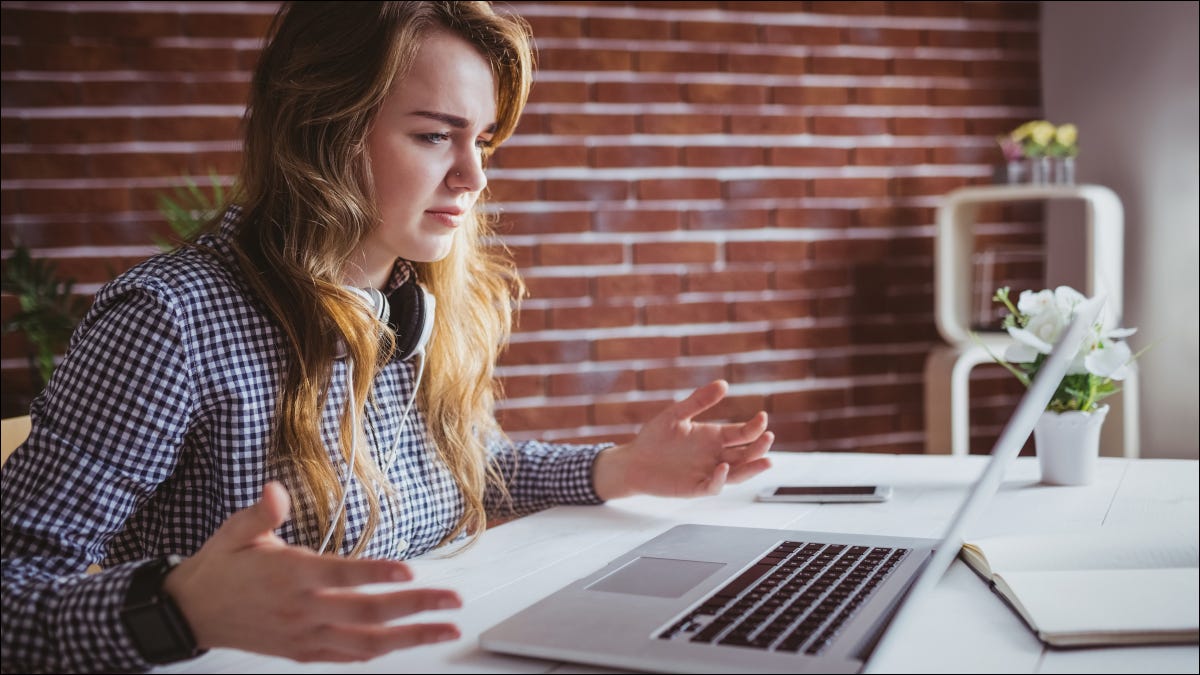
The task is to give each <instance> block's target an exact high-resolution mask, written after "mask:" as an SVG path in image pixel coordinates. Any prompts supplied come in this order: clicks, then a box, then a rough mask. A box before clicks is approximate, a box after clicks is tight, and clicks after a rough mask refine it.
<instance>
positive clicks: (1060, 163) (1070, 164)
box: [1051, 157, 1075, 185]
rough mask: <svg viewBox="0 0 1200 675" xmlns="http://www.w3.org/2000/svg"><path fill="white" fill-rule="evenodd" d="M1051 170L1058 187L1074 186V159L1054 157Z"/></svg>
mask: <svg viewBox="0 0 1200 675" xmlns="http://www.w3.org/2000/svg"><path fill="white" fill-rule="evenodd" d="M1051 168H1052V169H1053V174H1054V175H1053V179H1054V182H1055V183H1057V184H1058V185H1074V184H1075V158H1074V157H1055V158H1054V161H1053V163H1052V164H1051Z"/></svg>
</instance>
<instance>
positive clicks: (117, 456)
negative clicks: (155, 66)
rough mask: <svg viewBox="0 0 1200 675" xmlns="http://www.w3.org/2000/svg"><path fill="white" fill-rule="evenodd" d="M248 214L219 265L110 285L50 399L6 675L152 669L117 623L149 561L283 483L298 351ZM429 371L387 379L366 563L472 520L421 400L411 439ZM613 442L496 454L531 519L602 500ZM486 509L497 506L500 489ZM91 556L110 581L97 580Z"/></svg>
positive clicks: (19, 556) (18, 552)
mask: <svg viewBox="0 0 1200 675" xmlns="http://www.w3.org/2000/svg"><path fill="white" fill-rule="evenodd" d="M239 217H240V216H239V213H238V211H237V210H236V209H231V211H230V212H229V213H227V214H226V217H225V219H224V222H223V223H222V225H221V228H220V231H219V232H218V233H216V234H213V235H207V236H206V237H205V238H204V239H203V240H202V242H203V243H205V244H207V245H208V246H209V247H210V248H211V249H212V250H213V251H215V252H216V254H217V255H213V254H210V253H206V252H204V251H202V250H197V249H191V248H188V249H182V250H179V251H176V252H173V253H170V254H165V255H160V256H156V257H154V258H151V259H149V260H147V261H145V262H144V263H142V264H140V265H138V266H137V267H135V268H133V269H132V270H130V271H129V272H127V273H125V274H123V275H121V276H120V277H119V278H117V279H116V280H114V281H113V282H111V283H110V284H108V285H106V286H105V287H104V288H103V289H101V291H100V292H99V293H98V294H97V296H96V300H95V303H94V304H93V306H92V308H91V310H90V311H89V312H88V314H87V316H85V317H84V319H83V321H82V323H81V324H80V326H79V328H78V329H77V330H76V332H75V334H74V336H73V337H72V340H71V347H70V350H69V352H68V354H67V356H66V358H65V360H64V361H63V363H62V364H61V365H60V366H59V367H58V369H57V371H56V372H55V374H54V377H53V378H52V379H51V381H50V383H49V385H48V386H47V387H46V390H45V391H44V392H43V393H42V394H41V395H40V396H39V397H38V398H37V400H36V401H35V402H34V404H33V406H32V416H33V431H32V433H31V434H30V436H29V439H28V440H27V441H26V443H25V444H24V445H23V446H22V447H21V448H19V449H18V450H17V451H16V453H15V454H14V455H13V456H12V457H11V458H10V459H9V462H8V463H7V464H6V465H5V467H4V470H3V479H2V480H3V485H2V490H3V497H4V504H3V534H2V541H3V544H2V545H3V591H4V592H3V601H2V611H0V617H2V623H0V628H2V631H0V633H2V638H0V640H2V643H0V644H2V645H3V649H2V652H3V669H4V670H5V671H8V672H14V671H31V670H39V671H48V672H83V671H97V670H100V671H114V670H142V669H146V668H148V667H149V665H150V664H147V663H146V662H144V661H143V660H142V659H141V658H140V657H139V656H138V653H137V650H136V649H135V647H134V645H133V643H132V642H131V640H130V638H129V636H128V635H127V634H126V632H125V630H124V628H123V627H122V625H121V622H120V619H119V613H120V609H121V606H122V603H123V602H124V597H125V592H126V589H127V587H128V584H129V579H130V575H131V573H132V572H133V570H134V569H135V568H136V567H137V566H138V565H139V564H141V563H142V562H143V561H145V560H146V559H148V558H151V557H155V556H159V555H163V554H168V553H178V554H183V555H190V554H192V553H195V552H196V550H197V549H199V548H200V546H201V545H202V544H203V543H204V542H205V541H206V540H207V539H208V538H209V537H210V536H211V535H212V534H213V532H215V531H216V529H217V528H218V527H219V526H220V525H221V523H223V522H224V521H225V519H226V518H228V517H229V516H230V515H232V514H233V513H234V512H236V511H238V510H240V509H244V508H246V507H248V506H250V505H252V504H253V503H255V502H256V501H257V500H258V499H259V497H260V496H261V494H262V489H263V485H264V484H265V483H266V482H267V481H268V480H269V479H270V478H272V476H270V475H269V472H268V465H267V447H268V443H269V440H270V438H271V425H272V420H273V419H274V416H275V410H276V396H277V392H278V390H277V383H278V382H279V381H280V375H281V370H282V364H283V362H284V359H283V356H282V354H283V351H284V350H285V349H287V344H286V341H285V338H284V337H283V335H282V334H281V331H280V330H279V329H278V328H277V327H276V326H275V325H274V324H273V323H272V321H271V320H270V319H268V317H267V316H266V315H265V314H264V313H263V312H262V311H261V310H260V309H259V305H258V304H257V303H256V301H255V300H253V299H252V296H251V295H250V293H249V291H248V290H247V287H246V286H245V284H244V283H243V282H242V280H241V279H240V278H239V272H238V270H237V268H235V266H234V265H233V264H232V262H231V261H232V260H233V258H232V254H231V251H230V245H229V242H230V238H231V236H232V234H233V232H234V230H235V228H236V227H237V219H238V218H239ZM434 339H436V336H435V337H434ZM347 365H348V364H347V363H346V362H345V361H339V362H337V363H335V365H334V369H333V370H334V372H333V384H332V387H331V391H330V396H329V399H328V401H327V402H326V405H325V410H324V412H323V416H322V425H321V430H322V434H323V436H324V438H325V444H326V447H327V448H329V451H330V455H331V458H332V460H333V461H335V462H339V463H340V462H342V461H343V460H342V459H341V455H340V453H339V451H338V449H337V448H338V441H337V439H338V433H337V426H338V414H339V412H340V411H341V410H342V407H343V405H344V404H345V397H346V387H345V384H346V368H347ZM415 365H416V364H415V363H414V362H412V361H398V360H394V361H392V363H390V364H388V365H387V366H386V367H384V368H383V370H382V372H380V374H379V376H378V378H377V379H376V381H375V383H374V395H375V397H376V400H377V401H378V406H376V407H371V406H368V410H369V412H368V414H367V418H366V427H367V439H368V443H365V444H364V446H363V448H364V449H368V448H369V449H370V451H371V452H373V453H375V457H376V460H377V461H379V463H380V466H381V467H382V468H383V470H384V472H385V473H386V475H387V476H388V478H390V479H391V481H392V484H393V485H394V486H395V488H396V492H397V493H398V495H399V497H398V502H399V503H398V505H397V506H396V507H395V508H393V507H392V506H389V505H387V504H384V507H383V512H382V514H381V519H380V525H379V528H378V529H377V530H376V532H375V534H374V536H373V537H372V540H371V541H370V543H369V544H368V545H367V547H366V550H365V553H364V555H365V556H367V557H379V558H407V557H412V556H416V555H420V554H422V553H425V552H426V551H429V550H430V549H432V548H434V547H435V546H437V545H438V543H439V542H440V541H441V540H442V538H443V537H444V536H445V535H446V534H447V533H448V532H449V531H450V530H451V528H452V527H453V526H454V524H455V523H456V522H457V520H458V518H459V516H460V515H461V514H462V510H463V504H462V496H461V495H460V494H459V492H458V490H457V489H456V487H455V484H454V482H453V480H452V478H451V477H450V475H449V473H448V472H447V471H446V469H445V467H444V466H443V465H442V463H441V462H440V461H439V460H438V458H437V455H436V452H435V451H434V449H433V447H432V446H431V443H430V440H429V438H428V437H427V435H426V433H425V424H424V417H423V415H422V414H421V411H420V410H419V409H417V408H416V407H415V406H414V408H413V410H412V412H411V413H410V416H411V419H410V420H408V423H407V424H405V425H404V426H403V429H402V430H399V424H398V423H399V418H400V414H401V411H403V410H404V408H405V407H406V405H407V404H408V402H409V401H410V399H411V397H412V395H413V391H412V388H413V378H414V377H415V370H416V368H415ZM397 434H399V436H397ZM604 447H606V446H604V445H587V446H580V445H562V444H547V443H538V442H524V443H519V444H515V445H513V444H510V443H508V442H506V441H504V440H502V439H496V440H495V441H494V443H493V444H492V446H491V447H490V450H491V452H492V456H493V458H494V459H495V461H496V462H497V463H498V464H499V466H500V467H501V469H502V471H503V472H504V474H505V475H506V476H507V477H508V478H509V488H510V491H511V494H512V498H513V502H514V506H515V508H516V509H517V511H518V512H528V511H533V510H537V509H540V508H544V507H548V506H551V505H554V504H586V503H598V502H599V501H600V499H599V498H598V497H597V495H596V493H595V491H594V489H593V486H592V473H591V471H592V462H593V460H594V459H595V457H596V455H597V453H599V452H600V450H602V449H603V448H604ZM381 449H382V451H380V450H381ZM518 463H519V465H520V471H515V470H514V468H515V466H516V465H517V464H518ZM351 486H352V489H351V492H350V493H349V495H348V498H347V502H346V510H347V534H346V537H345V542H344V544H343V552H345V551H348V550H350V549H351V548H352V547H353V546H354V544H355V543H356V542H357V540H358V537H359V536H360V535H361V533H362V526H363V524H364V523H365V521H366V516H367V514H366V499H365V497H364V495H363V493H362V492H361V490H360V489H359V488H360V485H359V484H358V482H357V481H352V482H351ZM488 504H489V506H490V507H495V506H497V505H498V504H499V501H498V499H497V495H495V494H489V495H488ZM279 535H280V536H281V537H282V538H283V539H284V540H285V541H287V542H289V543H292V544H301V545H309V546H315V545H316V544H319V538H320V536H322V535H323V533H318V534H313V533H305V534H304V535H303V536H302V535H301V533H300V532H299V531H298V530H297V527H296V523H295V521H293V520H289V521H288V522H287V523H286V524H285V525H284V526H283V527H282V528H281V529H280V531H279ZM92 563H97V564H99V565H101V566H102V567H103V568H104V569H103V571H102V572H100V573H98V574H94V575H88V574H85V573H84V570H85V569H86V568H87V566H88V565H89V564H92Z"/></svg>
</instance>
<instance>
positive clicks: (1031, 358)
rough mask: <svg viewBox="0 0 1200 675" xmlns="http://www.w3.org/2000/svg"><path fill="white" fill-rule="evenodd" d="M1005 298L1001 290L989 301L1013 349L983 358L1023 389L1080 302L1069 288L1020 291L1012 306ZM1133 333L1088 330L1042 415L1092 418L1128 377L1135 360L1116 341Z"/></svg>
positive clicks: (1006, 293) (1100, 325)
mask: <svg viewBox="0 0 1200 675" xmlns="http://www.w3.org/2000/svg"><path fill="white" fill-rule="evenodd" d="M1009 293H1010V291H1009V289H1008V287H1007V286H1006V287H1004V288H1001V289H999V290H997V291H996V295H995V296H994V297H993V298H992V299H993V300H994V301H995V302H998V303H1001V304H1003V305H1004V307H1005V308H1006V309H1007V310H1008V316H1006V317H1004V328H1005V330H1006V331H1008V334H1009V335H1010V336H1012V338H1013V343H1012V344H1011V345H1009V347H1008V348H1007V349H1006V350H1005V352H1004V357H1003V358H1001V357H999V356H996V355H995V354H992V352H991V350H990V349H988V354H989V355H991V357H992V358H993V359H994V360H995V361H996V362H997V363H999V364H1000V365H1002V366H1004V367H1005V368H1006V369H1008V371H1009V372H1010V373H1012V374H1013V375H1014V376H1016V378H1017V379H1018V380H1020V381H1021V384H1024V385H1025V386H1026V387H1028V386H1029V384H1030V383H1031V382H1032V381H1033V378H1034V376H1035V375H1037V372H1038V370H1040V369H1041V367H1042V364H1043V363H1044V362H1045V361H1046V358H1047V357H1048V356H1049V354H1050V352H1051V350H1052V349H1053V346H1054V343H1055V342H1057V341H1058V339H1059V338H1060V337H1061V336H1062V333H1063V331H1065V330H1066V329H1067V326H1069V325H1070V323H1071V321H1072V319H1073V318H1074V316H1075V311H1076V308H1077V307H1078V306H1079V305H1080V304H1081V303H1083V301H1084V300H1085V299H1086V298H1084V296H1083V295H1082V294H1081V293H1079V292H1078V291H1076V290H1075V289H1073V288H1071V287H1070V286H1059V287H1058V288H1055V289H1054V290H1049V289H1046V290H1042V291H1037V292H1034V291H1022V292H1021V295H1020V297H1019V298H1018V300H1017V303H1016V304H1015V305H1014V304H1013V302H1012V300H1011V299H1010V297H1009ZM1136 330H1137V329H1136V328H1105V327H1104V325H1103V323H1102V322H1097V323H1096V324H1095V325H1093V326H1092V327H1091V330H1090V332H1089V333H1088V336H1087V338H1086V339H1085V340H1084V341H1083V344H1081V345H1080V347H1079V350H1078V351H1077V352H1076V354H1075V356H1074V358H1073V361H1072V363H1071V366H1070V368H1069V370H1068V371H1067V374H1066V375H1065V376H1063V379H1062V382H1060V383H1059V385H1058V389H1057V391H1055V392H1054V398H1052V399H1051V400H1050V403H1049V405H1047V406H1046V410H1049V411H1052V412H1067V411H1070V410H1079V411H1082V412H1092V411H1094V410H1095V409H1096V407H1097V406H1098V405H1099V403H1100V401H1102V400H1104V399H1105V398H1107V397H1109V396H1112V395H1113V394H1115V393H1117V392H1118V391H1120V389H1119V388H1118V387H1117V384H1116V383H1117V382H1118V381H1120V380H1124V379H1125V378H1126V377H1127V376H1128V374H1129V364H1131V363H1133V361H1134V360H1135V359H1137V357H1138V356H1140V355H1141V352H1139V353H1138V354H1133V353H1132V351H1131V350H1130V349H1129V345H1128V344H1126V343H1124V342H1122V341H1121V340H1123V339H1124V338H1127V337H1129V336H1130V335H1133V333H1134V332H1135V331H1136ZM981 344H982V343H981ZM984 348H985V349H987V347H986V346H985V347H984ZM1143 351H1145V350H1143Z"/></svg>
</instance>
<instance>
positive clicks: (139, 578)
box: [121, 555, 202, 663]
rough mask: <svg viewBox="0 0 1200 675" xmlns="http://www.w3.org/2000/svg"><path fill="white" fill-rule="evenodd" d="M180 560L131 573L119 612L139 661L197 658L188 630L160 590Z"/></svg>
mask: <svg viewBox="0 0 1200 675" xmlns="http://www.w3.org/2000/svg"><path fill="white" fill-rule="evenodd" d="M181 560H182V558H180V557H179V556H175V555H169V556H163V557H161V558H155V559H154V560H151V561H149V562H147V563H146V564H144V565H142V566H141V567H139V568H137V569H136V570H134V573H133V576H132V577H131V579H130V581H129V591H128V592H127V593H126V594H125V605H124V607H122V608H121V622H122V623H123V624H124V625H125V630H126V631H128V632H129V637H130V638H131V639H132V640H133V644H134V645H135V646H136V647H137V650H138V653H140V654H141V655H142V658H144V659H145V660H147V661H149V662H150V663H173V662H175V661H182V660H184V659H190V658H192V657H194V656H198V655H200V654H201V653H202V652H201V650H199V649H197V648H196V638H195V636H193V635H192V629H191V626H189V625H188V622H187V619H185V618H184V616H183V612H181V611H179V606H178V605H176V604H175V601H174V600H172V599H171V596H169V595H167V593H166V591H164V590H163V580H164V579H166V578H167V573H169V572H170V571H171V570H172V569H173V568H174V567H175V566H176V565H178V564H179V562H180V561H181Z"/></svg>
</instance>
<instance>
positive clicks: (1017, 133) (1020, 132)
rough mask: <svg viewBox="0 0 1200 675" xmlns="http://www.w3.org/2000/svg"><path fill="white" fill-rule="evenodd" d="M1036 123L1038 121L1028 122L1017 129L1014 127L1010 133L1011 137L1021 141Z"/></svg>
mask: <svg viewBox="0 0 1200 675" xmlns="http://www.w3.org/2000/svg"><path fill="white" fill-rule="evenodd" d="M1035 124H1037V122H1026V123H1025V124H1022V125H1021V126H1019V127H1017V128H1016V129H1013V130H1012V133H1010V134H1009V137H1010V138H1012V139H1013V140H1014V141H1017V142H1018V143H1019V142H1021V141H1023V140H1025V138H1026V137H1028V136H1029V132H1030V131H1031V130H1032V129H1033V125H1035Z"/></svg>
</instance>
